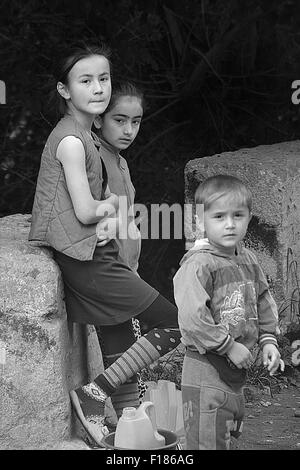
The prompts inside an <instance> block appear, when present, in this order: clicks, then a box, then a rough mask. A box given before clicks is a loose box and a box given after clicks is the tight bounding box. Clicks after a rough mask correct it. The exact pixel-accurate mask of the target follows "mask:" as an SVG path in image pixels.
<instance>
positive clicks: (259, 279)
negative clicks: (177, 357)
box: [173, 239, 279, 355]
mask: <svg viewBox="0 0 300 470" xmlns="http://www.w3.org/2000/svg"><path fill="white" fill-rule="evenodd" d="M180 264H181V267H180V268H179V270H178V271H177V273H176V274H175V276H174V279H173V282H174V296H175V301H176V304H177V307H178V316H179V327H180V331H181V334H182V338H181V341H182V343H183V344H184V345H185V346H186V347H188V348H189V349H191V350H195V351H198V352H199V353H200V354H204V353H205V352H206V351H211V352H215V353H217V354H219V355H225V354H226V352H227V351H228V350H229V349H230V347H231V346H232V343H233V341H238V342H240V343H242V344H244V345H245V346H246V347H247V348H248V349H249V350H251V348H253V346H254V345H255V344H256V343H257V342H258V343H259V345H260V347H263V346H264V344H267V343H273V344H275V345H276V346H277V340H276V337H275V335H276V334H277V333H278V332H279V328H278V312H277V307H276V303H275V301H274V299H273V297H272V295H271V293H270V291H269V286H268V282H267V280H266V277H265V275H264V273H263V271H262V269H261V268H260V266H259V264H258V262H257V259H256V257H255V255H254V254H253V253H252V252H251V251H250V250H248V249H246V248H244V247H242V246H241V245H240V244H239V246H238V247H237V250H236V254H235V255H234V256H229V255H227V254H225V253H223V252H221V251H220V250H218V249H217V248H214V247H213V246H212V245H210V244H209V242H208V240H207V239H203V240H197V242H196V243H195V246H194V247H193V248H192V249H191V250H189V251H188V252H187V253H186V254H185V255H184V257H183V258H182V260H181V263H180Z"/></svg>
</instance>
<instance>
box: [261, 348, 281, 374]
mask: <svg viewBox="0 0 300 470" xmlns="http://www.w3.org/2000/svg"><path fill="white" fill-rule="evenodd" d="M263 364H264V366H265V367H267V368H268V371H269V374H270V375H274V373H275V372H276V370H277V369H278V367H279V366H280V369H281V371H283V370H284V362H283V361H282V360H281V359H280V352H279V351H278V349H277V347H276V346H275V344H265V345H264V347H263Z"/></svg>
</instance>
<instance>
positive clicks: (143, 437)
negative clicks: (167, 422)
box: [114, 401, 165, 450]
mask: <svg viewBox="0 0 300 470" xmlns="http://www.w3.org/2000/svg"><path fill="white" fill-rule="evenodd" d="M164 445H165V438H164V436H162V435H161V434H159V432H158V431H157V427H156V417H155V410H154V405H153V403H152V402H150V401H145V402H144V403H142V404H141V405H140V406H139V408H137V409H136V408H134V407H131V406H130V407H126V408H123V413H122V416H121V417H120V419H119V421H118V424H117V428H116V433H115V442H114V446H115V447H117V448H120V449H144V450H146V449H154V448H157V447H163V446H164Z"/></svg>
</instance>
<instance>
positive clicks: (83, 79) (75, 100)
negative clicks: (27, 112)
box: [58, 55, 111, 118]
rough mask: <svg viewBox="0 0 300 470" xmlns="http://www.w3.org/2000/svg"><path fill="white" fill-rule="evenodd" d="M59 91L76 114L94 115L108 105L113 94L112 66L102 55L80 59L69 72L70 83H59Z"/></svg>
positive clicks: (101, 111)
mask: <svg viewBox="0 0 300 470" xmlns="http://www.w3.org/2000/svg"><path fill="white" fill-rule="evenodd" d="M58 92H59V93H60V94H61V96H62V97H63V98H64V99H65V100H66V102H67V105H68V108H69V110H70V111H71V112H73V113H75V114H76V115H78V114H79V115H81V116H82V115H84V116H88V117H92V118H93V117H94V116H95V115H97V114H101V113H103V112H104V111H105V109H106V108H107V106H108V103H109V100H110V95H111V81H110V66H109V62H108V60H107V59H106V58H105V57H103V56H100V55H92V56H89V57H86V58H84V59H80V60H79V61H78V62H76V64H75V65H74V66H73V67H72V69H71V70H70V72H69V74H68V83H67V84H66V85H65V84H62V83H60V82H59V83H58Z"/></svg>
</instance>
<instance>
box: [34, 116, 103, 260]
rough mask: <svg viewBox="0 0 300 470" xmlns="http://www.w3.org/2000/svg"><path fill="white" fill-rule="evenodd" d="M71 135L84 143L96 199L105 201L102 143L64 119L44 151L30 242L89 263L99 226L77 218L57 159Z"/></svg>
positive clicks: (59, 123) (88, 175) (91, 184)
mask: <svg viewBox="0 0 300 470" xmlns="http://www.w3.org/2000/svg"><path fill="white" fill-rule="evenodd" d="M69 135H73V136H75V137H77V138H79V139H80V140H81V141H82V143H83V146H84V149H85V155H86V160H85V163H86V172H87V177H88V181H89V186H90V190H91V194H92V196H93V198H94V199H97V200H98V201H99V200H101V199H103V198H104V197H103V192H104V191H102V186H103V173H102V162H101V158H100V152H99V147H100V144H99V141H93V140H92V139H91V137H90V136H89V135H88V133H87V132H86V131H85V129H84V128H83V127H81V125H80V124H79V123H78V122H77V121H75V120H74V119H73V118H72V117H71V116H65V117H64V118H62V119H61V120H60V121H59V122H58V124H57V125H56V127H55V128H54V129H53V131H52V132H51V134H50V135H49V137H48V139H47V142H46V145H45V147H44V150H43V154H42V158H41V165H40V170H39V175H38V180H37V186H36V192H35V198H34V203H33V208H32V220H31V229H30V233H29V237H28V239H29V241H30V243H31V244H33V245H38V246H41V245H42V246H51V247H53V248H55V249H56V250H57V251H60V252H62V253H64V254H65V255H68V256H70V257H72V258H75V259H78V260H81V261H86V260H91V259H92V258H93V254H94V250H95V247H96V243H97V235H96V224H90V225H85V224H82V223H81V222H80V221H79V220H78V219H77V217H76V215H75V211H74V208H73V204H72V200H71V198H70V195H69V192H68V189H67V184H66V179H65V174H64V171H63V167H62V164H61V163H60V161H59V160H58V159H57V158H56V150H57V147H58V144H59V143H60V141H61V140H62V139H63V138H64V137H66V136H69ZM95 145H97V147H98V149H97V148H96V146H95Z"/></svg>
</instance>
